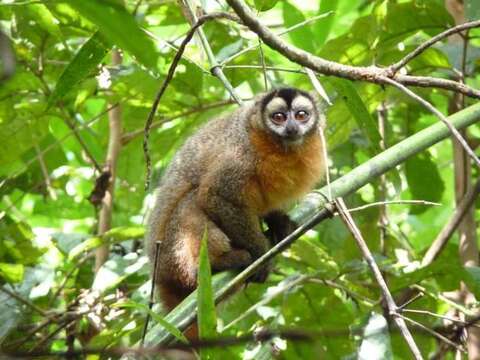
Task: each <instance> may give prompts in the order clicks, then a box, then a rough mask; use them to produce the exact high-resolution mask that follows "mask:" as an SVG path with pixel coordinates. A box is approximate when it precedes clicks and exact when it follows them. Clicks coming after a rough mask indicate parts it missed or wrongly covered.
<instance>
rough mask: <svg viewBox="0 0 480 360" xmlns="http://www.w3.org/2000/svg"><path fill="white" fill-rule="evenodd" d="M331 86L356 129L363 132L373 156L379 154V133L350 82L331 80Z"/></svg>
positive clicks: (338, 79) (337, 79)
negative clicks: (344, 106) (346, 108)
mask: <svg viewBox="0 0 480 360" xmlns="http://www.w3.org/2000/svg"><path fill="white" fill-rule="evenodd" d="M332 83H333V86H334V87H335V89H336V90H337V91H338V93H339V94H340V96H341V97H342V99H343V101H344V102H345V104H346V105H347V107H348V110H349V111H350V113H351V114H352V115H353V118H354V119H355V121H356V122H357V126H358V128H359V129H360V130H361V131H362V132H363V134H364V135H365V137H366V138H368V140H369V141H370V145H371V147H372V148H373V151H374V154H378V153H380V152H381V149H380V145H379V144H380V139H381V138H380V133H379V132H378V128H377V124H376V122H375V120H374V119H373V118H372V117H371V116H370V113H369V111H368V109H367V106H366V105H365V103H364V102H363V100H362V98H361V97H360V95H359V94H358V92H357V90H356V89H355V86H353V84H352V82H351V81H349V80H345V79H340V78H336V79H332Z"/></svg>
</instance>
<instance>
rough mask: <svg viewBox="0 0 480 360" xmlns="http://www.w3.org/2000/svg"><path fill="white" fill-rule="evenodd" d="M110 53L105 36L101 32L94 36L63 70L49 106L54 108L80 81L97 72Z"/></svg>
mask: <svg viewBox="0 0 480 360" xmlns="http://www.w3.org/2000/svg"><path fill="white" fill-rule="evenodd" d="M108 51H109V46H108V45H107V42H106V41H105V40H104V38H103V36H102V35H101V34H100V33H99V32H96V33H95V34H93V36H92V37H91V38H90V39H88V41H86V42H85V43H84V44H83V45H82V47H81V48H80V50H79V51H78V52H77V54H76V55H75V57H74V58H73V59H72V60H71V61H70V63H69V64H68V65H67V67H66V68H65V69H64V70H63V73H62V75H60V78H59V79H58V81H57V83H56V85H55V89H54V90H53V92H52V94H51V95H50V97H49V99H48V106H52V105H53V104H54V103H55V102H56V101H57V100H60V99H61V98H62V97H64V96H65V95H66V94H67V93H68V92H69V91H70V90H71V89H73V88H74V87H75V86H76V85H77V84H78V83H79V82H80V81H82V80H83V79H85V78H86V77H87V76H88V75H90V74H92V73H93V72H94V71H96V70H97V69H98V64H100V62H101V61H102V60H103V58H104V57H105V55H106V54H107V52H108Z"/></svg>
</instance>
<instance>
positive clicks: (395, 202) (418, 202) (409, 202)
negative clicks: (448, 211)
mask: <svg viewBox="0 0 480 360" xmlns="http://www.w3.org/2000/svg"><path fill="white" fill-rule="evenodd" d="M383 205H427V206H441V205H442V204H439V203H436V202H432V201H427V200H388V201H376V202H373V203H370V204H366V205H362V206H357V207H354V208H351V209H348V212H350V213H351V212H355V211H361V210H365V209H368V208H371V207H374V206H383Z"/></svg>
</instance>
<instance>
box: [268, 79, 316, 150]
mask: <svg viewBox="0 0 480 360" xmlns="http://www.w3.org/2000/svg"><path fill="white" fill-rule="evenodd" d="M262 123H263V124H262V125H263V127H264V129H266V130H267V131H269V132H271V133H273V134H274V135H275V136H276V137H277V138H279V139H280V140H281V141H282V142H283V143H285V144H287V145H296V144H301V143H302V142H303V140H304V138H305V136H307V135H308V134H310V133H312V132H313V131H314V130H316V128H317V126H318V111H317V108H316V106H315V103H314V101H313V99H312V98H311V97H310V95H308V94H307V93H305V92H303V91H300V90H297V89H293V88H282V89H278V90H274V91H272V92H271V93H269V94H267V95H266V96H265V98H264V99H263V100H262Z"/></svg>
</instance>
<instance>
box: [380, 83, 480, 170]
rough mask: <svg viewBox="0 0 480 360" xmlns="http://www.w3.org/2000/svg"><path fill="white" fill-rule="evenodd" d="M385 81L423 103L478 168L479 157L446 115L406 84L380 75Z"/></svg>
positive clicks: (479, 164)
mask: <svg viewBox="0 0 480 360" xmlns="http://www.w3.org/2000/svg"><path fill="white" fill-rule="evenodd" d="M380 78H382V79H383V80H384V81H385V82H386V83H388V84H390V85H393V86H395V87H396V88H397V89H399V90H401V91H402V92H403V93H405V94H406V95H408V96H410V97H411V98H412V99H414V100H416V101H418V102H419V103H420V104H422V105H423V107H425V108H426V109H427V110H428V111H430V112H431V113H433V114H434V115H435V116H437V117H438V118H439V119H440V121H441V122H443V123H444V124H445V125H446V126H447V127H448V129H449V130H450V132H451V133H452V135H453V136H454V137H455V139H456V140H458V142H459V143H460V144H461V145H462V147H463V148H464V149H465V151H466V152H467V154H468V155H470V157H471V158H472V159H473V161H474V162H475V163H476V164H477V166H478V167H479V168H480V159H479V158H478V157H477V155H475V152H474V151H473V150H472V149H471V148H470V146H469V145H468V143H467V141H466V140H465V139H464V138H463V136H462V134H460V132H459V131H458V130H457V129H456V128H455V127H454V126H453V125H452V124H451V123H450V121H448V119H447V117H446V116H445V115H443V114H442V113H441V112H440V111H439V110H438V109H436V108H435V107H434V106H433V105H432V104H430V103H429V102H428V101H426V100H425V99H423V98H422V97H420V96H418V95H417V94H415V93H414V92H413V91H411V90H410V89H408V88H407V87H406V86H404V85H402V84H400V83H399V82H397V81H395V80H392V79H390V78H387V77H383V76H380Z"/></svg>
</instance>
